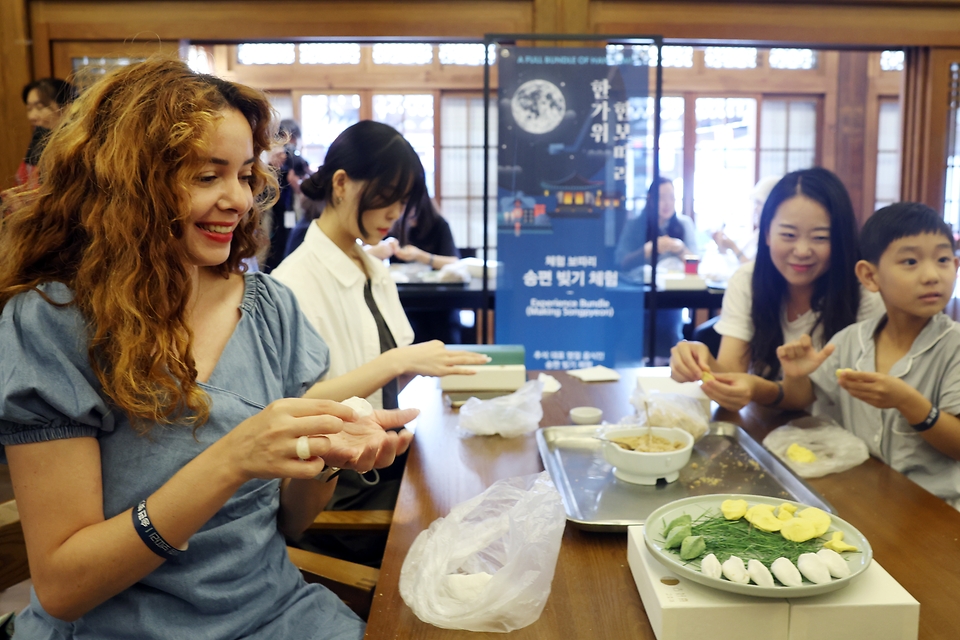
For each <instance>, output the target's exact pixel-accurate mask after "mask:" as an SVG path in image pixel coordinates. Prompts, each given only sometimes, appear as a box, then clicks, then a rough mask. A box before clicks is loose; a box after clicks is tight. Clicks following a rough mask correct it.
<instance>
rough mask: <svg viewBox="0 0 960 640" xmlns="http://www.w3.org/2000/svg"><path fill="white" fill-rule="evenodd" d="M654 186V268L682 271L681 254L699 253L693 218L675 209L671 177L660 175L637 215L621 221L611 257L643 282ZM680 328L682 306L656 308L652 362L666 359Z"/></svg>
mask: <svg viewBox="0 0 960 640" xmlns="http://www.w3.org/2000/svg"><path fill="white" fill-rule="evenodd" d="M654 189H657V190H658V191H657V194H658V196H659V204H658V209H657V211H656V215H657V229H658V235H657V269H658V270H660V269H664V270H668V271H683V270H684V258H685V257H686V256H687V255H696V254H697V253H698V249H697V231H696V227H695V226H694V224H693V220H691V219H690V218H688V217H687V216H685V215H683V214H679V213H677V212H676V205H677V201H676V194H675V193H674V187H673V181H672V180H670V179H669V178H665V177H662V176H661V177H660V178H658V179H657V180H656V181H655V182H654V183H653V184H651V185H650V188H649V189H648V190H647V200H646V204H645V205H644V207H643V211H642V212H641V213H640V215H639V216H637V217H636V218H633V219H632V220H629V221H628V222H627V223H626V224H625V225H624V228H623V231H622V232H621V234H620V239H619V240H618V241H617V247H616V249H615V250H614V261H615V262H616V263H617V266H618V268H619V269H620V271H621V272H623V274H624V278H625V279H626V280H628V281H631V282H634V283H637V284H642V283H643V282H644V266H645V265H646V264H648V263H649V261H650V257H651V256H652V255H653V241H652V240H647V241H646V242H643V239H644V238H646V237H647V235H648V234H647V229H648V228H649V226H648V225H649V220H650V217H651V216H652V215H654V210H653V206H654V204H653V193H654ZM641 243H642V244H641ZM648 317H649V316H648ZM647 326H649V320H648V321H647ZM682 329H683V317H682V310H681V309H657V335H656V352H655V353H654V354H653V355H654V358H653V361H654V363H655V364H666V363H667V361H668V358H669V357H670V349H671V347H673V345H675V344H677V342H679V341H680V340H682V339H683V332H682Z"/></svg>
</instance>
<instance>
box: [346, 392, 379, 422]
mask: <svg viewBox="0 0 960 640" xmlns="http://www.w3.org/2000/svg"><path fill="white" fill-rule="evenodd" d="M340 404H345V405H347V406H348V407H350V408H351V409H353V410H354V411H356V412H357V417H358V418H366V417H367V416H369V415H372V414H373V405H372V404H370V403H369V402H367V400H366V398H359V397H357V396H352V397H350V398H347V399H346V400H344V401H343V402H341V403H340Z"/></svg>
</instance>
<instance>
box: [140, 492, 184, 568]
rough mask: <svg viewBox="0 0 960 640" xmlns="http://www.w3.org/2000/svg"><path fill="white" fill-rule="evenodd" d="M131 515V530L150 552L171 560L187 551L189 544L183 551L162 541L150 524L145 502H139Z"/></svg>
mask: <svg viewBox="0 0 960 640" xmlns="http://www.w3.org/2000/svg"><path fill="white" fill-rule="evenodd" d="M132 513H133V528H134V529H136V530H137V535H139V536H140V539H141V540H143V543H144V544H145V545H147V548H149V549H150V551H153V552H154V553H155V554H157V555H158V556H160V557H161V558H163V559H164V560H173V559H175V558H176V557H177V556H179V555H180V554H181V553H182V552H184V551H186V550H187V547H188V546H189V544H190V543H187V544H185V545H184V546H183V549H178V548H176V547H175V546H173V545H172V544H170V543H169V542H167V541H166V540H164V539H163V536H161V535H160V534H159V533H158V532H157V530H156V529H154V528H153V524H152V523H151V522H150V516H148V515H147V501H146V500H141V501H140V504H138V505H137V508H136V509H134V510H133V512H132Z"/></svg>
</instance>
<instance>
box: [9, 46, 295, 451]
mask: <svg viewBox="0 0 960 640" xmlns="http://www.w3.org/2000/svg"><path fill="white" fill-rule="evenodd" d="M231 108H232V109H236V110H238V111H239V112H240V113H241V114H243V116H244V117H246V119H247V121H248V122H249V123H250V127H251V129H252V130H253V147H254V158H255V160H254V165H253V176H254V179H253V185H252V188H253V193H254V195H255V204H254V206H253V208H252V210H251V211H250V212H249V213H248V214H247V215H246V216H244V218H243V219H242V220H241V223H240V225H239V226H238V227H237V228H236V230H235V231H234V234H233V243H232V246H231V249H230V257H229V258H228V259H227V261H226V262H225V263H223V264H222V265H219V266H218V267H215V268H214V270H215V271H216V272H217V273H219V274H220V275H222V276H223V277H227V276H229V274H231V273H243V272H245V271H246V266H245V265H244V264H243V263H242V260H244V259H246V258H250V257H252V256H253V255H254V254H255V253H256V251H257V250H258V249H260V248H261V247H262V246H263V245H264V244H265V238H264V234H263V232H262V231H261V229H260V216H261V213H262V211H263V210H264V209H266V208H267V207H268V206H271V205H272V204H273V201H274V200H275V199H276V193H277V181H276V178H275V176H274V174H273V173H272V171H271V170H270V169H269V167H268V166H267V165H266V164H264V163H263V162H262V161H261V159H260V156H261V152H263V151H265V150H269V149H270V148H271V147H272V146H273V144H274V143H275V140H276V135H275V134H276V128H275V124H274V122H275V118H273V111H272V109H271V107H270V103H269V102H268V101H267V99H266V98H265V97H264V95H263V94H262V93H261V92H259V91H256V90H254V89H251V88H249V87H245V86H243V85H239V84H235V83H231V82H227V81H224V80H221V79H219V78H216V77H213V76H207V75H200V74H196V73H194V72H192V71H191V70H190V69H189V68H188V67H187V66H186V65H185V64H183V63H182V62H180V61H179V60H176V59H172V58H167V57H157V58H152V59H150V60H148V61H146V62H143V63H139V64H134V65H130V66H129V67H126V68H123V69H120V70H118V71H117V72H115V73H113V74H111V75H110V76H107V77H106V78H104V79H103V80H101V81H100V82H98V83H97V84H95V85H94V86H92V87H90V88H89V89H87V90H86V92H85V93H84V94H83V95H82V96H81V97H80V98H79V99H78V100H77V101H76V102H75V103H74V105H73V106H72V108H71V109H70V111H69V112H68V113H67V114H66V115H65V117H64V121H63V122H62V123H61V125H60V126H59V127H58V128H57V130H56V131H55V132H54V134H53V136H52V137H51V139H50V142H49V144H48V146H47V149H46V151H45V152H44V154H43V157H42V158H41V161H40V165H39V170H40V176H41V177H40V186H39V188H38V189H37V190H36V191H35V192H33V193H32V194H30V195H29V198H28V202H27V204H26V206H24V207H22V208H19V209H18V210H17V211H15V212H13V213H12V214H11V215H9V216H8V217H7V218H5V219H4V220H3V221H2V223H0V310H2V309H3V307H4V306H5V305H6V303H7V302H8V301H9V300H10V299H11V298H12V297H13V296H15V295H17V294H19V293H22V292H25V291H28V290H33V289H37V287H38V286H39V285H40V284H42V283H45V282H50V281H59V282H63V283H65V284H66V285H67V286H69V287H70V288H71V289H72V290H73V292H74V295H75V297H74V301H73V304H76V305H77V306H78V308H79V309H80V311H81V313H82V314H83V316H84V318H85V319H86V320H87V322H88V324H89V326H90V348H89V354H88V355H89V358H90V363H91V365H92V367H93V370H94V372H95V373H96V376H97V379H98V380H99V381H100V384H101V385H102V386H103V390H104V392H105V393H106V394H107V396H109V398H110V399H111V401H112V402H113V403H114V404H115V405H116V406H117V407H118V408H120V409H121V410H123V411H125V412H126V413H127V415H128V416H129V417H130V419H131V421H132V422H133V424H134V426H135V428H137V430H138V431H140V432H141V433H146V432H148V431H149V430H150V428H151V426H152V425H155V424H161V425H164V424H177V423H179V424H187V425H192V426H194V427H197V426H199V425H202V424H203V423H204V422H206V420H207V418H208V417H209V410H210V407H209V398H208V397H207V395H206V394H205V393H204V392H203V390H202V389H200V387H199V386H198V385H197V370H196V366H195V361H194V358H193V352H192V343H193V335H192V332H191V331H190V329H189V327H188V325H187V322H186V317H187V302H188V300H189V299H190V296H191V286H192V285H191V278H190V267H189V263H188V257H187V253H186V247H185V245H184V243H183V242H182V238H183V232H184V229H185V225H186V224H188V222H187V221H188V219H189V214H190V198H189V195H188V187H189V186H190V184H191V182H192V181H193V180H194V179H195V177H196V175H197V173H198V172H199V170H200V169H201V167H202V166H203V165H204V163H205V162H206V158H207V157H208V156H209V151H208V147H207V143H208V140H209V137H210V136H209V134H210V132H211V131H213V129H214V128H215V127H216V126H217V124H218V122H219V120H220V119H221V117H222V112H223V110H225V109H231Z"/></svg>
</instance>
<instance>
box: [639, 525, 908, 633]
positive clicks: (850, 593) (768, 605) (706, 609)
mask: <svg viewBox="0 0 960 640" xmlns="http://www.w3.org/2000/svg"><path fill="white" fill-rule="evenodd" d="M627 561H628V563H629V565H630V570H631V572H632V573H633V578H634V580H635V581H636V583H637V589H638V590H639V591H640V599H641V600H643V606H644V609H645V610H646V612H647V618H648V619H649V620H650V625H651V626H652V627H653V631H654V633H655V634H656V635H657V640H687V639H690V638H695V637H707V638H710V639H711V640H727V639H728V638H729V639H731V640H733V639H734V638H736V639H737V640H741V639H742V638H746V637H762V638H763V639H764V640H780V639H783V640H916V638H917V635H918V633H919V627H920V603H919V602H917V601H916V600H915V599H914V598H913V596H911V595H910V594H909V593H908V592H907V590H906V589H904V588H903V587H902V586H900V584H899V583H898V582H897V581H896V580H894V579H893V577H892V576H890V574H889V573H887V572H886V570H884V568H883V567H881V566H880V565H879V564H878V563H877V562H876V561H875V560H874V561H873V562H871V563H870V566H869V567H868V568H867V570H866V571H864V573H863V575H861V576H860V577H859V578H857V579H856V580H854V581H853V582H852V583H851V584H849V585H848V586H846V587H843V588H842V589H838V590H836V591H832V592H830V593H826V594H823V595H820V596H810V597H806V598H795V599H790V600H788V599H783V600H780V599H775V598H754V597H750V596H742V595H739V594H735V593H728V592H726V591H718V590H716V589H711V588H709V587H705V586H703V585H699V584H696V583H694V582H690V581H689V580H684V579H683V578H680V577H678V576H677V575H676V574H674V573H673V572H671V571H669V570H668V569H666V568H665V567H664V566H663V565H661V564H660V563H659V562H658V561H657V560H656V559H655V558H654V557H653V556H652V555H650V552H649V551H647V548H646V545H645V544H644V542H643V526H635V527H629V528H628V529H627ZM664 578H667V580H668V582H672V581H673V580H676V581H677V583H676V584H670V585H668V584H664V583H663V582H662V579H664ZM671 579H672V580H671ZM745 624H746V625H747V626H744V625H745ZM759 629H762V630H763V631H762V634H759V635H758V631H757V630H759ZM695 634H704V635H702V636H700V635H695Z"/></svg>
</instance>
